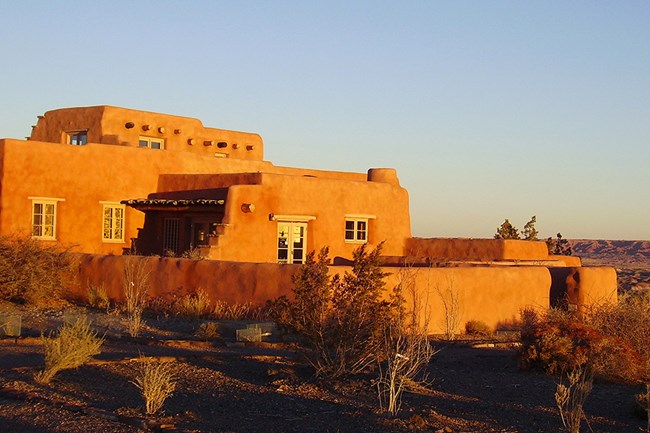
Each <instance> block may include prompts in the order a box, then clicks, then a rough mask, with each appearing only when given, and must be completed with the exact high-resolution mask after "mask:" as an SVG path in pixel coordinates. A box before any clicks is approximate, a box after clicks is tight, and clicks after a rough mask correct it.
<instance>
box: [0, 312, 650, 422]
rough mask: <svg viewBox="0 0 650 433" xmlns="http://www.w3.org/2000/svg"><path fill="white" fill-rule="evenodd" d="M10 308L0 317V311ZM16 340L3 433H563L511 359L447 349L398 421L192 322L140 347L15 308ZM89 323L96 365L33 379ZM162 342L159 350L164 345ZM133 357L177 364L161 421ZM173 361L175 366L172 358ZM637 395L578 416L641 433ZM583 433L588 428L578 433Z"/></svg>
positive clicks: (614, 392) (8, 348) (117, 334)
mask: <svg viewBox="0 0 650 433" xmlns="http://www.w3.org/2000/svg"><path fill="white" fill-rule="evenodd" d="M9 308H13V309H16V308H17V307H15V306H10V305H8V304H2V305H0V311H1V310H2V309H4V310H5V311H6V310H7V309H9ZM19 312H20V313H21V314H22V315H23V334H22V335H23V336H27V337H28V338H21V339H19V340H18V341H16V340H15V339H9V338H5V339H3V340H0V431H2V432H35V433H46V432H47V433H49V432H52V433H53V432H69V433H76V432H79V433H81V432H83V433H87V432H92V431H95V432H98V433H99V432H102V433H118V432H141V431H146V430H147V429H149V430H154V431H155V430H158V431H179V432H233V433H234V432H237V433H244V432H270V433H272V432H323V433H325V432H331V433H335V432H339V433H347V432H350V433H352V432H355V433H359V432H406V431H423V432H478V433H488V432H489V433H496V432H500V433H506V432H508V433H510V432H512V433H514V432H522V433H524V432H525V433H534V432H559V431H562V429H561V423H560V418H559V416H558V413H557V410H556V409H555V405H554V399H553V393H554V388H555V379H554V378H553V377H550V376H547V375H543V374H539V373H534V372H523V371H520V370H519V368H518V365H517V358H516V352H515V351H514V350H511V349H507V348H472V347H469V346H468V345H465V344H457V345H444V344H442V343H440V345H439V346H440V348H441V349H442V350H441V351H440V352H439V353H438V354H437V355H436V357H435V359H434V360H433V361H432V362H431V364H430V368H429V377H430V378H431V385H430V386H429V388H428V389H423V390H421V391H420V392H418V393H410V394H407V395H406V396H405V398H404V402H403V406H402V411H401V414H400V416H398V417H396V418H390V417H388V416H386V415H384V414H382V413H381V412H380V411H379V410H378V407H377V399H376V393H375V390H374V388H373V387H372V386H371V384H370V378H360V379H355V380H353V381H341V382H322V381H317V380H315V379H314V378H313V376H312V373H311V371H310V369H309V368H308V367H307V366H305V365H304V363H302V362H301V358H300V354H299V352H296V351H294V350H293V349H292V348H291V347H290V346H287V345H285V344H262V345H256V346H254V345H240V344H234V343H233V338H232V334H233V331H232V329H234V327H236V326H239V325H241V324H233V323H228V324H221V325H222V326H221V328H222V329H223V330H224V331H223V332H224V338H222V339H219V340H216V341H213V342H201V341H198V340H197V339H196V338H194V337H193V332H194V330H195V329H196V328H197V327H198V324H199V322H196V321H190V320H178V319H161V320H157V319H155V318H148V319H147V323H148V328H147V329H146V331H145V333H144V336H143V338H142V339H138V340H133V339H127V338H124V337H123V336H122V333H123V329H124V321H123V318H122V317H121V316H120V315H119V314H105V313H99V312H95V311H87V310H85V309H83V308H80V307H67V308H65V309H52V310H37V309H30V308H20V309H19ZM78 314H88V315H89V316H90V318H91V319H92V320H93V323H94V326H96V327H97V329H98V330H99V331H101V332H105V333H106V338H107V340H106V342H105V344H104V346H103V351H102V354H101V355H99V356H97V357H96V361H95V362H94V363H91V364H89V365H85V366H82V367H80V368H78V369H75V370H69V371H63V372H61V373H59V374H58V375H57V376H56V377H55V378H54V380H53V381H52V383H50V384H49V385H40V384H38V383H36V382H35V381H34V380H33V375H34V373H35V372H37V371H38V370H39V369H40V368H42V366H43V355H42V348H41V346H40V344H39V342H38V339H37V338H29V337H30V336H31V337H37V336H39V335H40V334H41V333H42V332H44V333H46V334H47V332H48V331H49V330H53V329H56V327H57V326H58V325H59V324H60V323H61V322H62V321H63V320H64V318H66V317H73V316H75V315H78ZM163 341H165V342H166V343H165V344H164V345H163V343H162V342H163ZM139 356H152V357H167V358H165V359H174V360H173V361H170V362H173V365H174V371H175V375H176V378H177V381H178V382H177V388H176V391H175V393H174V395H173V396H172V397H171V398H169V399H168V400H167V401H166V402H165V405H164V407H163V413H161V414H159V416H158V417H153V418H147V417H145V416H144V404H143V401H142V399H141V397H140V395H139V393H138V390H137V388H136V387H135V386H134V385H133V384H132V383H131V381H133V380H134V377H135V375H136V373H137V370H138V368H139V365H140V364H139V361H137V360H133V359H134V358H136V359H137V358H138V357H139ZM169 357H171V358H169ZM635 392H637V389H636V388H634V387H626V386H618V385H612V384H606V383H596V384H595V385H594V391H593V393H592V395H591V396H590V397H589V399H588V402H587V405H586V407H585V411H586V413H587V416H588V420H589V423H590V426H591V429H592V430H593V431H594V432H603V433H605V432H606V433H632V432H640V431H644V430H643V428H644V426H645V421H642V420H640V419H638V418H636V417H635V416H634V415H633V414H632V407H633V403H632V402H633V396H634V393H635ZM583 428H584V431H587V430H588V429H587V427H586V425H584V426H583Z"/></svg>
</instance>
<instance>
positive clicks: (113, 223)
mask: <svg viewBox="0 0 650 433" xmlns="http://www.w3.org/2000/svg"><path fill="white" fill-rule="evenodd" d="M101 203H102V241H103V242H124V213H125V206H124V205H122V204H119V203H113V202H101Z"/></svg>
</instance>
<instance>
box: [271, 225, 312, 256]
mask: <svg viewBox="0 0 650 433" xmlns="http://www.w3.org/2000/svg"><path fill="white" fill-rule="evenodd" d="M306 245H307V223H301V222H290V221H281V222H278V263H286V264H302V263H304V260H305V248H306Z"/></svg>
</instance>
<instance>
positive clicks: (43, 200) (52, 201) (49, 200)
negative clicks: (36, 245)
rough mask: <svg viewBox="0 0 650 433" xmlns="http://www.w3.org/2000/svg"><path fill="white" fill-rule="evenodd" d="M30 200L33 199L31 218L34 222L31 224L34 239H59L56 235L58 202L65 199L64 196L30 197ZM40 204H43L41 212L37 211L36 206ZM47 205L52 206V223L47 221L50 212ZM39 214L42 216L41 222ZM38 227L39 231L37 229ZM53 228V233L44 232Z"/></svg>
mask: <svg viewBox="0 0 650 433" xmlns="http://www.w3.org/2000/svg"><path fill="white" fill-rule="evenodd" d="M28 199H29V200H31V202H32V205H31V218H32V224H31V227H32V229H31V233H32V234H31V236H32V238H34V239H39V240H43V241H55V240H57V238H56V235H57V220H58V213H59V211H58V207H59V206H58V203H59V202H61V201H65V199H62V198H53V197H28ZM37 205H40V206H42V208H41V212H40V213H38V214H37V213H36V206H37ZM47 206H52V213H51V219H52V221H51V223H49V224H48V223H46V217H47V216H48V213H47V212H46V209H47ZM37 216H40V219H41V220H40V222H37V218H36V217H37ZM37 228H38V233H36V232H37V230H36V229H37ZM48 228H51V231H52V234H51V235H48V234H44V233H47V229H48Z"/></svg>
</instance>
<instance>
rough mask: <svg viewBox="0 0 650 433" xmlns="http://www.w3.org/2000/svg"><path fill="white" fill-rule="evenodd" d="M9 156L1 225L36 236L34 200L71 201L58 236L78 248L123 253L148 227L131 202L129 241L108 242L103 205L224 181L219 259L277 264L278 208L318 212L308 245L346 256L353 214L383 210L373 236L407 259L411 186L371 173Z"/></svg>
mask: <svg viewBox="0 0 650 433" xmlns="http://www.w3.org/2000/svg"><path fill="white" fill-rule="evenodd" d="M0 154H2V182H3V184H4V185H11V189H10V193H7V192H6V191H5V193H3V194H2V196H1V197H0V203H1V204H0V205H1V206H2V207H1V211H0V231H1V232H2V233H5V234H9V233H23V234H28V233H30V230H31V205H32V202H31V200H30V199H29V197H47V198H57V199H63V201H60V202H58V204H57V206H58V209H57V240H58V241H59V242H61V243H62V244H64V245H67V246H73V248H74V249H75V250H77V251H82V252H90V253H104V254H108V253H112V254H121V252H122V250H123V248H128V247H130V246H131V241H130V240H131V238H136V237H138V229H139V228H142V227H143V225H144V214H143V213H142V212H140V211H136V210H134V209H132V208H129V207H127V208H126V236H125V241H124V242H119V243H106V242H103V241H102V238H101V235H102V213H101V212H102V204H101V202H119V201H121V200H125V199H131V198H144V197H147V196H150V195H152V193H153V196H157V195H161V194H156V193H155V192H156V191H163V192H164V191H180V194H181V195H183V196H190V197H192V196H197V197H199V196H202V197H209V196H210V194H209V192H206V189H209V188H218V187H224V186H230V189H229V191H228V197H227V200H226V217H225V221H224V223H227V224H230V225H231V228H230V229H229V230H228V231H227V233H226V235H225V236H224V237H223V239H221V240H220V245H219V246H218V247H217V251H216V252H215V254H214V255H213V258H219V259H224V260H237V261H252V262H275V261H276V248H275V244H276V242H277V233H276V227H277V222H274V221H269V214H276V215H311V216H315V217H316V219H315V220H314V221H310V222H309V233H308V238H307V240H308V249H318V248H320V247H321V246H324V245H329V246H330V248H331V251H332V255H338V256H343V257H347V258H349V257H351V253H352V250H353V249H354V248H355V247H356V246H357V245H355V244H346V243H345V242H344V219H345V215H349V214H364V215H366V214H368V215H371V216H375V217H376V218H371V219H370V242H371V244H376V243H378V242H381V241H382V240H387V244H386V249H385V252H386V254H393V255H401V254H402V251H403V243H404V242H405V240H406V238H407V237H409V236H410V216H409V209H408V193H407V192H406V190H405V189H403V188H401V187H400V186H399V185H394V184H392V183H383V182H375V181H373V182H369V181H367V180H366V178H367V175H366V174H363V173H362V174H359V173H335V172H320V171H317V170H305V171H303V172H302V174H300V173H301V172H300V171H299V170H297V169H292V170H288V169H284V168H277V167H274V166H273V165H272V164H271V163H269V162H264V161H247V160H239V159H234V158H226V159H223V158H213V157H210V156H203V155H197V154H193V153H190V152H181V151H176V152H175V151H171V150H166V151H159V150H154V149H146V148H137V147H129V146H106V145H101V144H88V145H85V146H70V145H67V144H55V143H44V142H39V141H34V140H30V141H21V140H11V139H6V140H0ZM189 173H194V174H198V176H193V175H191V174H189ZM278 173H279V174H278ZM287 173H291V174H287ZM160 174H162V176H160ZM238 183H241V184H242V185H237V184H238ZM188 190H197V191H198V192H191V191H190V192H188ZM162 195H164V194H162ZM243 203H253V204H254V205H255V206H256V210H255V212H253V213H248V214H246V213H243V212H242V211H241V205H242V204H243Z"/></svg>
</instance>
